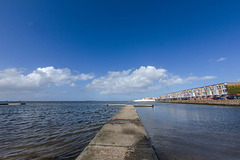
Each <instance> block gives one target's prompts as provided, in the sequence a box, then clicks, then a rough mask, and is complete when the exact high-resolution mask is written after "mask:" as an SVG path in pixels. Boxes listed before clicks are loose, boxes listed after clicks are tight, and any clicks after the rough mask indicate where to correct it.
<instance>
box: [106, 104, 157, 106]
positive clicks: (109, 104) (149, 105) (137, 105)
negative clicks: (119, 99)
mask: <svg viewBox="0 0 240 160" xmlns="http://www.w3.org/2000/svg"><path fill="white" fill-rule="evenodd" d="M107 106H108V107H124V106H126V104H107ZM133 106H134V107H154V105H152V104H133Z"/></svg>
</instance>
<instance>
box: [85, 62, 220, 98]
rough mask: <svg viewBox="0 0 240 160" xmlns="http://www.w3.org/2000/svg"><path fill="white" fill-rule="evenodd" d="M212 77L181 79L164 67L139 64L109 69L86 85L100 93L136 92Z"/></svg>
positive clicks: (211, 77) (210, 77)
mask: <svg viewBox="0 0 240 160" xmlns="http://www.w3.org/2000/svg"><path fill="white" fill-rule="evenodd" d="M213 78H216V77H215V76H204V77H195V76H190V77H187V78H185V79H183V78H181V77H180V76H174V75H171V74H170V73H168V72H167V70H166V69H161V68H160V69H157V68H155V67H154V66H147V67H145V66H141V67H140V68H139V69H135V70H133V69H129V70H124V71H118V72H112V71H110V72H108V74H107V75H106V76H103V77H100V78H96V79H94V80H93V81H92V82H91V83H90V84H88V85H87V86H86V87H87V88H89V89H93V90H97V91H99V92H100V94H121V93H138V92H147V91H153V90H157V89H159V88H161V87H164V86H172V85H175V84H184V83H189V82H192V81H200V80H208V79H213Z"/></svg>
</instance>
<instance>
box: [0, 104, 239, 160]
mask: <svg viewBox="0 0 240 160" xmlns="http://www.w3.org/2000/svg"><path fill="white" fill-rule="evenodd" d="M108 103H126V102H34V103H33V102H31V103H27V104H26V105H22V106H0V159H4V160H5V159H9V160H17V159H21V160H22V159H24V160H25V159H29V160H30V159H31V160H32V159H44V160H48V159H55V160H57V159H65V160H66V159H75V158H76V157H77V156H78V155H79V154H80V153H81V151H82V150H83V149H84V148H85V146H86V145H87V144H88V143H89V142H90V141H91V140H92V138H93V137H94V136H95V135H96V133H97V132H98V131H99V130H100V129H101V127H102V126H103V125H104V124H105V123H106V122H107V120H108V119H109V118H111V117H112V116H113V115H114V114H115V113H117V111H118V110H119V109H120V108H118V107H107V104H108ZM136 109H137V112H138V114H139V116H140V119H141V121H142V122H143V125H144V127H145V129H146V130H147V132H148V135H149V137H150V138H151V141H152V144H153V146H154V148H155V150H156V152H157V154H158V156H159V158H160V159H161V160H165V159H170V160H172V159H186V160H188V159H196V160H198V159H201V160H205V159H207V160H208V159H227V160H229V159H232V160H234V159H236V160H237V159H240V107H229V106H212V105H192V104H170V103H155V107H154V108H136Z"/></svg>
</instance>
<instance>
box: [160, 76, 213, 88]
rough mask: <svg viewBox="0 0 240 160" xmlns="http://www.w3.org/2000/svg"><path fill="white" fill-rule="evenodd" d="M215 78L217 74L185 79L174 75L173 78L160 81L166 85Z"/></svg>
mask: <svg viewBox="0 0 240 160" xmlns="http://www.w3.org/2000/svg"><path fill="white" fill-rule="evenodd" d="M214 78H216V77H215V76H204V77H196V76H190V77H188V78H185V79H183V78H181V77H179V76H172V77H171V78H168V79H164V80H160V83H164V84H165V85H166V86H172V85H175V84H184V83H189V82H192V81H201V80H209V79H214Z"/></svg>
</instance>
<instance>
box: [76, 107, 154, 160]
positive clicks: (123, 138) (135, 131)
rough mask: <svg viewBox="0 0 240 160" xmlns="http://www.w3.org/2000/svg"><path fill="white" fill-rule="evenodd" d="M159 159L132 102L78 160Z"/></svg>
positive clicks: (114, 118) (103, 128)
mask: <svg viewBox="0 0 240 160" xmlns="http://www.w3.org/2000/svg"><path fill="white" fill-rule="evenodd" d="M96 159H99V160H101V159H103V160H135V159H139V160H141V159H142V160H143V159H144V160H157V159H158V158H157V156H156V153H155V152H154V149H153V147H152V145H151V143H150V141H149V139H148V136H147V133H146V131H145V129H144V127H143V125H142V123H141V121H140V119H139V117H138V115H137V112H136V110H135V108H134V106H133V105H125V106H124V107H123V108H122V109H121V110H120V111H119V112H118V113H117V114H116V115H115V116H113V117H112V118H111V119H110V120H109V121H108V122H107V123H106V124H105V125H104V126H103V127H102V129H101V130H100V131H99V133H98V134H97V135H96V136H95V137H94V139H93V140H92V141H91V142H90V143H89V145H88V146H87V147H86V148H85V149H84V150H83V152H82V153H81V154H80V155H79V156H78V157H77V159H76V160H96Z"/></svg>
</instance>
